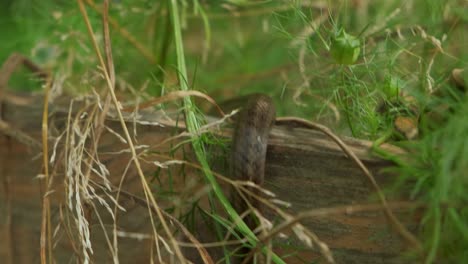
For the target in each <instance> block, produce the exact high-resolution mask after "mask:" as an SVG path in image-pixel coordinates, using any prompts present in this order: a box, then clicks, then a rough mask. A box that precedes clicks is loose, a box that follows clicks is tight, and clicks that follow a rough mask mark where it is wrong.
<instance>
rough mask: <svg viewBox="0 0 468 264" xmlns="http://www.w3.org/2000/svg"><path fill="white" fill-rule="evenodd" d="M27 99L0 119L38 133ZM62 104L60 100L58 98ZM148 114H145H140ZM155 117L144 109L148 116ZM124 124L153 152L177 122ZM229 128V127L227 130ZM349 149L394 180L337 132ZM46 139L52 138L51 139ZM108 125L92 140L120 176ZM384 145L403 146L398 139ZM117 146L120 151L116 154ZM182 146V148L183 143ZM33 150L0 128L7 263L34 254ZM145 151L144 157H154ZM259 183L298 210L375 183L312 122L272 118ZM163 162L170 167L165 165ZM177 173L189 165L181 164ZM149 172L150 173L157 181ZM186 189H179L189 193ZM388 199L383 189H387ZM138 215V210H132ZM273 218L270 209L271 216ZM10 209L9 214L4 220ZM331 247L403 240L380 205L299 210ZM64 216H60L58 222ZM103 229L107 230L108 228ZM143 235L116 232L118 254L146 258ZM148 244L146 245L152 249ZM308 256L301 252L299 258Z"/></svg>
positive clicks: (67, 244)
mask: <svg viewBox="0 0 468 264" xmlns="http://www.w3.org/2000/svg"><path fill="white" fill-rule="evenodd" d="M26 99H27V100H30V102H29V103H27V104H20V105H18V104H15V103H12V102H8V101H6V102H5V104H4V106H3V107H2V109H3V119H4V121H6V122H8V123H9V124H10V125H12V126H14V127H15V128H16V129H19V130H21V131H23V132H27V134H28V135H30V136H31V137H33V138H36V139H40V129H41V124H40V118H39V116H40V115H41V111H38V108H39V109H40V107H41V104H42V103H41V98H29V99H28V98H26ZM65 109H66V107H65ZM65 116H66V115H64V113H56V114H52V115H51V123H50V127H51V128H54V127H55V129H57V130H60V129H61V128H63V127H64V121H65ZM145 118H146V117H145ZM158 118H160V117H157V116H153V115H152V114H150V115H149V116H148V119H152V120H153V119H158ZM106 124H107V125H108V126H109V127H110V128H112V129H114V130H115V131H116V132H118V133H120V131H121V130H120V128H119V124H118V122H115V121H112V120H109V121H108V122H107V123H106ZM129 127H131V129H130V130H131V131H136V132H137V136H136V138H138V145H148V146H149V149H153V150H155V151H158V152H159V153H161V152H162V153H166V152H169V150H170V149H171V147H172V146H173V145H174V144H176V143H174V142H172V143H170V144H169V143H168V144H163V145H160V143H161V142H163V141H164V140H165V139H167V138H168V137H171V136H173V135H175V134H177V131H178V129H176V128H174V127H172V126H168V125H166V126H164V127H161V126H148V125H136V126H135V127H133V125H132V124H130V123H129ZM226 134H227V135H229V132H226ZM345 142H346V143H347V144H348V145H349V146H350V147H351V149H352V150H353V151H354V152H355V153H356V154H357V155H358V157H359V158H360V159H362V160H363V162H364V163H365V165H366V166H368V167H369V168H370V169H371V171H372V172H373V173H374V175H375V176H376V179H377V181H378V183H379V184H380V185H381V186H383V187H385V186H388V184H389V183H391V182H392V181H393V180H394V177H395V176H394V175H391V174H386V173H383V172H382V170H383V169H385V168H388V167H389V166H391V163H389V162H387V161H384V160H381V159H379V158H376V157H372V155H370V153H369V147H370V142H366V141H359V140H353V139H345ZM52 143H53V142H51V144H52ZM125 148H126V146H125V144H124V143H122V142H120V141H119V139H118V138H117V137H115V136H114V135H113V134H112V133H110V132H106V133H105V134H104V135H103V137H102V141H101V143H100V145H99V152H100V153H101V155H100V158H101V161H102V162H103V164H105V165H106V166H107V168H108V169H109V171H110V180H111V182H112V184H115V185H118V184H119V182H120V180H121V179H122V178H121V177H122V175H123V174H124V173H123V172H124V171H126V167H127V164H128V160H129V155H128V153H126V152H118V151H121V150H123V149H125ZM388 149H389V151H392V152H394V153H396V154H398V153H401V151H400V150H398V149H396V148H392V147H389V148H388ZM117 152H118V154H116V153H117ZM182 152H183V153H182ZM38 154H39V153H38V152H37V151H34V150H32V149H30V148H28V147H26V146H24V145H23V144H21V143H19V142H17V141H15V140H14V139H12V138H10V137H6V136H4V135H0V164H1V166H2V168H1V171H0V173H1V175H0V179H1V181H2V187H1V189H0V239H2V240H3V241H5V239H9V240H10V241H11V243H10V244H9V247H0V258H1V259H6V258H8V257H10V258H11V259H12V261H13V262H12V263H39V236H40V233H39V230H40V218H41V197H42V193H41V182H40V180H38V179H37V178H35V176H37V175H38V174H39V173H40V172H41V161H40V160H41V159H38V158H37V157H38ZM155 157H156V156H151V155H150V156H148V157H145V158H146V159H149V160H150V159H151V158H155ZM175 157H176V158H180V159H182V158H190V157H191V154H190V149H189V148H184V149H183V151H182V150H179V151H178V152H177V153H176V154H175ZM143 165H144V168H143V170H144V171H145V173H146V174H147V175H148V178H149V179H152V178H153V175H155V171H156V169H155V166H154V164H152V163H151V162H148V163H144V164H143ZM265 165H266V167H265V186H266V188H267V189H269V190H271V191H273V192H274V193H276V194H277V196H278V199H282V200H285V201H288V202H290V203H291V204H292V206H291V208H289V209H288V210H289V211H290V212H291V213H294V212H300V211H304V210H314V209H320V208H330V207H336V206H342V205H353V204H354V205H357V204H366V203H369V202H375V201H376V200H377V199H373V198H372V197H373V190H372V189H371V187H370V184H369V183H368V182H367V179H366V178H365V177H364V176H363V175H362V173H361V171H360V170H359V169H358V167H357V166H356V165H355V164H354V163H353V162H351V161H350V160H349V159H348V158H347V157H346V156H345V155H344V154H343V153H342V152H341V150H340V149H339V148H338V147H337V146H336V145H335V143H334V142H332V141H330V140H329V139H328V138H327V137H326V136H324V135H323V134H321V133H320V132H317V131H312V130H307V129H301V128H288V127H280V126H275V127H274V128H273V130H272V132H271V133H270V135H269V145H268V149H267V158H266V163H265ZM54 169H56V170H57V171H58V172H59V173H57V175H56V178H54V184H55V185H54V186H53V188H54V191H55V192H54V193H53V194H51V203H52V215H53V219H52V220H53V226H56V225H57V224H58V223H60V222H61V221H62V220H61V219H60V210H59V209H60V208H61V207H62V210H63V209H66V208H63V206H64V201H65V200H64V199H66V197H65V192H64V190H63V185H62V184H61V182H62V181H63V174H61V173H60V172H61V171H63V170H62V169H63V168H60V167H58V168H54ZM169 172H170V173H169ZM169 172H168V171H165V172H163V173H161V174H159V175H157V176H158V177H159V179H161V178H165V177H166V178H167V177H168V175H169V174H171V175H178V174H180V173H181V169H180V167H171V169H170V170H169ZM135 175H136V173H135V168H133V167H132V166H130V167H129V169H128V170H127V172H126V178H125V180H124V182H123V186H124V187H123V188H124V189H125V190H127V191H129V192H132V193H135V194H137V195H139V196H142V192H141V187H140V185H141V184H140V183H139V181H138V178H137V177H136V176H135ZM184 175H185V177H186V178H189V177H187V176H188V175H191V172H190V171H188V172H185V174H184ZM155 182H157V181H155ZM192 196H193V193H192V195H187V197H182V198H183V199H187V200H190V198H191V197H192ZM390 201H391V199H390ZM120 202H121V205H122V206H124V207H125V208H126V212H120V213H119V216H118V221H119V222H118V225H119V228H121V230H123V231H126V232H140V233H147V234H151V231H150V230H151V226H150V224H149V223H150V220H149V216H148V211H147V209H146V208H142V207H141V206H139V205H137V204H135V203H134V202H132V201H131V200H126V199H123V198H122V199H121V201H120ZM160 202H161V205H162V206H163V207H166V206H172V205H173V204H172V202H173V201H171V200H170V199H165V198H164V196H162V197H160ZM97 210H98V212H100V214H101V217H102V221H103V222H104V223H106V224H107V225H109V226H111V224H112V222H113V220H112V218H111V217H110V216H109V215H108V214H107V213H106V209H105V208H104V207H102V206H98V207H97ZM397 215H398V216H399V218H400V219H402V220H403V221H404V223H406V225H407V227H409V228H410V230H414V229H416V228H417V226H416V225H415V224H414V223H415V221H414V219H413V218H412V217H413V216H412V215H411V214H410V213H409V212H408V210H406V211H405V210H401V211H397ZM135 216H138V217H135ZM271 217H272V218H274V217H273V216H271ZM8 219H10V220H8ZM90 221H91V231H92V243H93V249H94V254H93V255H92V258H93V260H94V261H95V262H96V263H107V262H109V261H111V259H110V257H109V252H108V249H107V246H106V242H105V237H104V234H103V231H102V228H101V227H100V226H99V225H98V220H97V217H92V219H90ZM303 223H304V225H306V226H307V227H308V228H310V229H311V230H313V231H314V232H316V234H317V235H318V236H319V237H320V239H322V240H323V241H324V242H325V243H327V244H328V246H329V247H330V248H331V250H332V252H333V254H334V257H335V260H336V261H337V263H385V264H387V263H407V262H405V260H403V259H400V258H399V254H400V253H401V251H402V250H404V246H403V245H402V241H401V240H400V239H399V238H398V237H397V236H396V234H394V233H393V232H392V230H391V228H390V227H389V226H388V224H387V221H386V219H385V217H384V214H383V213H382V212H380V211H370V212H365V213H356V214H333V215H329V216H327V217H314V218H307V219H305V221H304V222H303ZM62 224H64V223H62ZM107 231H109V230H107ZM56 242H57V248H56V249H55V250H54V254H55V255H54V257H55V258H56V261H57V263H68V262H69V261H70V259H72V260H73V259H76V257H74V249H73V248H74V247H76V245H74V244H72V243H71V240H70V239H69V238H68V237H67V234H66V232H64V228H63V226H62V228H61V229H60V230H59V231H58V236H57V238H56ZM296 244H298V242H297V241H296V240H295V239H293V238H290V239H277V240H276V241H275V251H276V252H278V254H280V255H281V254H282V253H284V254H286V253H288V252H290V250H289V249H288V248H289V247H290V245H296ZM151 246H152V244H151V242H150V241H149V240H146V239H143V240H136V239H133V238H129V237H121V238H119V247H120V251H119V258H120V260H121V263H130V262H131V263H135V262H136V263H147V262H148V261H149V259H150V258H151V253H150V252H151ZM153 253H154V251H153ZM299 254H300V258H302V259H303V260H304V259H306V260H307V261H310V260H318V261H319V263H321V262H323V259H321V258H320V254H319V252H318V251H317V250H309V249H305V250H302V251H300V252H299ZM286 260H287V263H303V262H301V260H300V259H299V258H298V257H296V256H291V257H289V258H287V259H286ZM306 263H307V262H306Z"/></svg>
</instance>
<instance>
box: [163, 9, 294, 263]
mask: <svg viewBox="0 0 468 264" xmlns="http://www.w3.org/2000/svg"><path fill="white" fill-rule="evenodd" d="M170 7H171V17H172V25H173V28H174V40H175V46H176V56H177V68H178V76H179V82H180V87H181V89H182V90H184V91H187V90H189V87H188V84H187V82H186V80H187V69H186V65H185V55H184V48H183V41H182V33H181V30H180V28H181V26H180V21H179V11H178V6H177V0H171V5H170ZM184 107H185V119H186V126H187V130H188V131H189V133H190V134H191V135H192V146H193V149H194V152H195V156H196V157H197V159H198V162H200V165H201V167H202V168H203V173H204V175H205V177H206V179H207V181H208V183H209V184H210V185H211V187H212V189H213V192H214V194H215V195H216V197H217V198H218V199H219V201H220V202H221V204H222V205H223V207H224V209H225V210H226V212H227V213H228V215H229V216H230V217H231V219H233V221H234V222H235V223H236V224H237V227H238V228H239V230H240V231H241V232H242V234H243V235H245V236H246V238H247V240H248V242H249V243H250V244H251V245H252V246H253V247H255V246H256V244H257V242H258V239H257V237H256V236H255V234H254V233H253V232H252V230H250V228H249V227H248V226H247V225H246V224H245V222H244V221H243V220H242V218H241V217H240V216H239V214H238V213H237V212H236V210H234V208H233V207H232V205H231V203H230V202H229V200H228V199H227V198H226V196H225V195H224V193H223V191H222V189H221V187H220V186H219V184H218V182H217V181H216V179H215V177H214V175H213V173H212V172H211V169H210V166H209V165H208V161H207V159H206V155H205V151H204V149H203V145H202V142H201V140H200V138H199V136H198V130H199V129H200V124H199V123H198V120H197V118H196V116H195V112H194V111H193V108H194V105H193V103H192V101H191V99H190V97H185V98H184ZM262 252H264V253H271V257H272V260H273V262H274V263H285V262H284V261H283V260H282V259H281V258H280V257H279V256H277V255H276V254H274V253H273V252H269V249H268V248H267V247H263V248H262Z"/></svg>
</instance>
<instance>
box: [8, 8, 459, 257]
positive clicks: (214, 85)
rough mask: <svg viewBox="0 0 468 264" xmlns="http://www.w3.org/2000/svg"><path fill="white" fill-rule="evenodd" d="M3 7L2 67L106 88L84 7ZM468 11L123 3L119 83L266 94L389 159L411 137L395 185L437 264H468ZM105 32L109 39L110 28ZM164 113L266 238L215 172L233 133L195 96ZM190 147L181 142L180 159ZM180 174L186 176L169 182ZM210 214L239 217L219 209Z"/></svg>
mask: <svg viewBox="0 0 468 264" xmlns="http://www.w3.org/2000/svg"><path fill="white" fill-rule="evenodd" d="M85 2H86V7H87V9H88V13H89V16H90V17H89V19H90V22H91V25H92V27H93V28H95V29H99V28H101V24H102V22H101V13H100V12H101V11H100V10H101V2H99V1H91V0H88V1H85ZM1 5H2V6H1V8H0V12H2V13H1V14H2V15H1V18H0V23H2V24H3V26H2V27H1V29H0V30H1V33H2V36H4V38H3V41H2V44H1V45H2V46H1V48H0V61H2V62H3V61H4V60H6V59H7V58H8V56H9V55H10V54H11V53H12V52H20V53H22V54H24V55H26V56H27V57H29V58H31V59H32V60H33V61H34V62H36V63H37V64H39V65H41V66H44V67H46V68H48V69H51V70H52V72H54V76H55V79H56V80H55V82H58V83H60V84H61V86H62V87H63V90H66V91H68V92H70V93H72V94H77V93H81V92H89V91H91V90H93V89H96V90H98V88H96V87H99V85H100V84H102V83H103V80H102V76H101V70H100V69H99V68H98V67H96V65H97V58H96V56H95V54H94V53H93V51H92V49H91V45H90V44H89V41H88V36H87V33H86V28H85V23H83V19H82V17H81V15H80V13H79V11H78V7H77V4H76V3H75V2H74V1H68V2H67V1H65V2H63V1H26V0H14V1H6V2H3V3H2V4H1ZM467 14H468V7H467V5H466V4H465V3H463V1H456V0H447V1H439V0H410V1H398V0H390V1H369V0H358V1H286V0H285V1H249V0H245V1H234V0H225V1H199V0H193V1H187V0H181V1H176V0H171V1H154V3H153V2H151V1H145V0H137V1H111V5H110V10H109V15H110V18H111V19H110V20H111V22H110V25H111V29H112V32H111V36H112V45H113V48H112V51H113V56H114V64H115V71H116V90H117V91H118V92H120V93H121V94H123V95H129V94H131V95H132V96H135V97H137V96H136V95H138V97H140V98H139V99H138V100H148V99H150V98H152V97H155V96H164V95H166V94H168V93H170V92H172V91H176V90H182V91H188V90H191V89H194V90H199V91H203V92H205V93H207V94H209V95H211V96H212V97H214V98H215V99H217V100H218V101H222V100H226V99H229V98H234V97H239V96H241V95H245V94H250V93H253V92H262V93H267V94H269V95H270V96H272V97H273V100H274V101H275V103H276V105H277V108H278V115H279V116H285V115H288V116H300V117H304V118H306V119H311V120H314V121H317V122H320V123H323V124H326V125H327V126H329V127H331V128H332V129H333V130H334V131H337V132H338V134H340V135H344V136H352V137H354V138H359V139H365V140H370V141H373V142H375V144H374V147H375V150H376V153H377V154H378V155H381V156H383V157H388V158H392V157H390V156H389V154H388V153H383V152H381V150H380V149H379V148H378V146H379V145H380V144H381V143H383V142H387V143H392V144H394V145H397V146H399V147H401V148H402V149H405V150H406V151H407V153H408V154H407V155H406V156H404V157H401V156H400V157H393V158H394V161H395V162H396V164H397V165H396V167H395V168H393V169H392V172H394V173H397V174H398V175H399V178H398V180H396V183H395V186H394V188H391V189H389V190H388V191H387V192H388V193H389V194H391V193H400V192H402V193H404V192H406V191H407V190H408V188H409V189H410V190H411V191H410V193H409V197H410V198H411V199H414V200H415V201H418V202H421V203H423V204H425V205H426V208H427V209H426V210H425V213H424V217H423V218H422V220H421V223H420V227H419V228H418V230H417V231H419V234H420V236H419V239H420V240H421V241H422V242H423V245H424V254H423V255H424V257H423V258H424V261H425V262H426V263H434V262H436V261H440V262H458V263H463V262H467V261H468V254H467V251H466V248H468V224H467V223H468V212H467V211H466V208H465V206H464V205H465V204H466V202H467V200H468V195H467V192H466V190H467V188H468V186H467V185H468V182H467V176H466V171H467V170H468V142H467V138H468V137H467V135H468V122H466V117H465V116H466V113H468V100H467V96H466V93H467V91H466V89H467V87H466V85H467V74H466V72H467V70H466V69H467V68H468V67H467V66H468V63H467V62H468V52H467V49H466V48H464V46H465V45H466V41H467V39H468V38H467V37H468V32H466V24H467V23H468V15H467ZM95 34H96V36H97V39H98V41H102V35H101V34H102V33H100V32H99V30H96V33H95ZM454 69H465V71H464V72H463V73H462V75H461V76H458V77H459V78H460V79H462V80H464V82H465V83H464V87H463V84H461V85H460V84H459V83H454V81H453V70H454ZM30 79H31V78H29V75H28V73H26V72H20V74H18V75H16V76H15V78H14V79H13V80H12V81H11V82H10V86H11V87H19V89H22V90H31V87H38V85H37V84H35V83H34V82H31V81H30ZM155 108H157V109H162V110H168V109H169V110H168V111H170V109H176V110H175V112H177V113H179V114H180V115H181V116H182V115H184V118H185V122H184V123H185V124H186V126H187V130H188V132H189V134H190V140H188V141H185V142H184V143H187V142H190V143H191V146H192V148H193V150H194V153H195V155H196V160H197V163H198V164H200V166H201V167H202V169H201V172H202V173H201V175H202V176H203V177H204V179H206V181H207V182H208V183H209V184H210V186H211V192H208V196H209V201H210V203H211V204H212V205H213V208H214V207H215V204H217V202H220V203H221V204H222V206H223V207H224V209H225V210H226V211H227V214H228V216H230V218H231V219H234V220H235V221H236V222H240V223H241V224H240V227H239V230H240V232H241V233H242V234H244V235H247V237H248V241H247V242H245V243H246V244H247V245H248V246H250V247H254V246H256V240H255V236H254V235H253V233H252V232H251V230H249V229H248V228H247V227H246V226H245V225H244V224H242V221H239V220H240V219H239V216H238V215H237V213H236V212H235V211H234V210H233V209H232V207H231V205H230V204H229V202H228V199H227V198H226V195H225V194H224V193H223V191H222V189H221V187H220V186H219V183H218V178H217V177H216V176H215V175H213V173H212V172H211V170H210V165H209V164H208V160H209V159H210V158H211V157H209V155H210V153H208V152H207V151H206V146H207V145H209V144H224V141H221V140H218V139H214V140H213V137H212V135H207V134H203V133H202V134H199V131H200V129H201V128H202V127H203V126H204V125H206V121H205V119H204V118H205V115H204V114H202V113H206V112H207V109H208V108H209V107H207V106H206V105H205V104H203V103H200V101H199V100H193V99H192V98H190V97H184V98H183V100H182V104H179V103H178V102H169V103H165V104H163V105H158V106H155ZM213 142H214V143H213ZM182 145H183V143H181V144H180V145H176V146H173V148H172V149H171V151H172V153H170V154H169V156H171V155H172V154H174V153H176V152H177V151H178V150H180V149H182V148H183V146H182ZM174 157H175V154H174ZM174 159H175V158H174ZM176 177H177V176H176V175H175V174H174V173H173V172H172V175H171V176H170V177H169V178H171V180H174V179H172V178H176ZM157 178H158V179H160V178H163V177H162V176H160V175H157ZM158 182H162V181H158ZM154 185H155V186H154V187H153V188H154V190H158V192H159V193H164V195H167V197H164V200H165V201H166V200H167V201H171V200H172V199H173V196H172V195H174V194H175V193H176V192H177V191H176V190H175V189H176V188H175V189H174V188H173V186H172V185H171V186H166V187H165V186H159V185H158V184H156V183H154ZM408 186H410V187H408ZM200 200H201V199H200ZM175 207H177V206H174V207H171V208H175ZM193 208H197V207H196V206H193ZM175 211H177V210H175ZM209 213H210V215H211V217H212V218H213V219H215V222H217V223H219V225H220V226H225V225H226V217H224V216H222V215H217V211H216V210H215V209H212V210H211V211H209ZM266 251H268V250H267V249H266V248H264V252H266ZM226 254H227V253H226ZM273 258H274V261H275V263H281V262H282V261H284V260H281V256H274V257H273Z"/></svg>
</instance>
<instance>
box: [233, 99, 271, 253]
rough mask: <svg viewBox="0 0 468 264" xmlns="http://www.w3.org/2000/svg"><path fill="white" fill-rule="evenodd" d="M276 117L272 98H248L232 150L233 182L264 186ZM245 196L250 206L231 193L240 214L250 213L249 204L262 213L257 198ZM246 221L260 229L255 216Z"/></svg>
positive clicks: (248, 217)
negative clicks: (270, 135)
mask: <svg viewBox="0 0 468 264" xmlns="http://www.w3.org/2000/svg"><path fill="white" fill-rule="evenodd" d="M275 116H276V111H275V106H274V104H273V101H272V99H271V98H270V97H269V96H267V95H264V94H253V95H250V96H248V97H247V101H246V103H245V104H244V106H243V108H242V109H241V112H240V114H239V117H238V119H237V122H236V126H235V129H234V136H233V143H232V150H231V176H232V178H233V179H235V180H239V181H251V182H253V183H255V184H256V185H258V186H262V185H263V181H264V173H265V158H266V150H267V145H268V134H269V133H270V130H271V128H272V126H273V124H274V122H275ZM248 189H249V191H250V192H252V193H253V194H256V195H260V194H259V190H258V189H257V188H248ZM244 196H245V198H247V200H248V203H247V202H246V201H245V198H243V197H242V196H241V195H240V194H239V193H238V192H237V191H235V190H234V191H233V193H232V198H231V199H232V201H231V202H232V203H233V205H234V208H235V209H236V211H237V212H238V213H239V214H242V213H244V212H245V211H247V210H248V209H249V204H250V206H251V207H253V208H255V209H256V210H257V211H259V212H261V211H262V205H261V203H260V202H259V201H258V199H256V198H251V197H249V196H248V195H244ZM244 221H245V223H246V224H247V226H248V227H249V228H250V229H251V230H254V229H255V228H256V226H257V224H256V222H257V221H256V219H255V217H254V216H253V215H252V214H249V215H248V216H247V217H246V218H244ZM247 250H248V249H245V250H243V251H247Z"/></svg>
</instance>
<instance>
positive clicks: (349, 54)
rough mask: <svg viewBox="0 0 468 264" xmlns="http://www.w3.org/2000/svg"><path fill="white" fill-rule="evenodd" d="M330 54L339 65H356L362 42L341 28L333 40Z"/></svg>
mask: <svg viewBox="0 0 468 264" xmlns="http://www.w3.org/2000/svg"><path fill="white" fill-rule="evenodd" d="M330 52H331V55H332V56H333V58H334V59H335V61H336V62H337V63H338V64H345V65H350V64H354V63H355V62H356V60H357V58H358V57H359V54H360V52H361V41H360V40H359V39H358V38H356V37H355V36H352V35H349V34H347V33H346V32H345V31H344V29H343V28H341V29H339V30H338V31H337V32H336V33H335V36H334V37H333V38H332V40H331V47H330Z"/></svg>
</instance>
